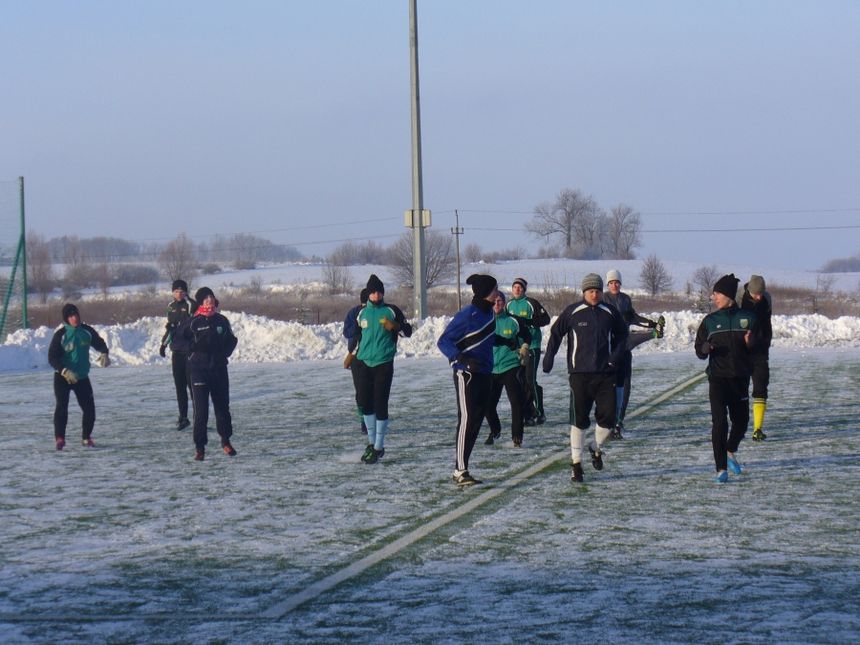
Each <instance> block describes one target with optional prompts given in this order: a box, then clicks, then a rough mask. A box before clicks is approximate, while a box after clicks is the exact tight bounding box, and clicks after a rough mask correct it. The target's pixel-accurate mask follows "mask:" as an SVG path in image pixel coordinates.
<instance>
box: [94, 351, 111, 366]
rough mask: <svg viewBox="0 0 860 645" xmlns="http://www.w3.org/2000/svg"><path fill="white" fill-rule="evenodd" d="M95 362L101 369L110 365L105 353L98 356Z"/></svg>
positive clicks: (108, 357)
mask: <svg viewBox="0 0 860 645" xmlns="http://www.w3.org/2000/svg"><path fill="white" fill-rule="evenodd" d="M96 362H97V363H98V364H99V365H101V366H102V367H107V366H108V365H110V356H108V355H107V352H105V353H104V354H99V357H98V358H97V359H96Z"/></svg>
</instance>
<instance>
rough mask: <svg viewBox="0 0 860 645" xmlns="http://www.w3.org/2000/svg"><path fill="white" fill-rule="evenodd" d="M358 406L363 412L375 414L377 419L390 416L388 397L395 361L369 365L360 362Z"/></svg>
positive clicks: (382, 419)
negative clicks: (373, 365)
mask: <svg viewBox="0 0 860 645" xmlns="http://www.w3.org/2000/svg"><path fill="white" fill-rule="evenodd" d="M359 365H361V367H360V368H359V370H360V371H359V375H358V398H357V400H358V406H359V407H360V408H361V411H362V414H375V415H376V420H377V421H385V420H386V419H387V418H388V397H389V396H390V395H391V382H392V381H393V380H394V361H389V362H388V363H383V364H382V365H376V366H375V367H368V366H367V365H365V364H364V363H362V362H359Z"/></svg>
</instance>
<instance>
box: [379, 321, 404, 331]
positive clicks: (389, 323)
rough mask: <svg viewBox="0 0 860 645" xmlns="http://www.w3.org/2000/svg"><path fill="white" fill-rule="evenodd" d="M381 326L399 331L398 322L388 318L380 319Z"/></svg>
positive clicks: (387, 329) (388, 329)
mask: <svg viewBox="0 0 860 645" xmlns="http://www.w3.org/2000/svg"><path fill="white" fill-rule="evenodd" d="M382 326H383V327H385V330H386V331H400V324H399V323H397V322H396V321H394V320H389V319H388V318H383V319H382Z"/></svg>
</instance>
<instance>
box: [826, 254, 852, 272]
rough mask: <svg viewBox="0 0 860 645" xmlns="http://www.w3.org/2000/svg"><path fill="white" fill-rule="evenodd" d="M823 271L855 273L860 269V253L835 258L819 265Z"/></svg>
mask: <svg viewBox="0 0 860 645" xmlns="http://www.w3.org/2000/svg"><path fill="white" fill-rule="evenodd" d="M821 271H822V272H823V273H856V272H858V271H860V253H858V254H857V255H854V256H852V257H850V258H836V259H835V260H830V261H828V262H827V264H825V265H824V266H823V267H821Z"/></svg>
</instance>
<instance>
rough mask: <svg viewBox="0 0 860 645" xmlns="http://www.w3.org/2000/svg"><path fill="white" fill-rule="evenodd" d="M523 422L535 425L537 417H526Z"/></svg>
mask: <svg viewBox="0 0 860 645" xmlns="http://www.w3.org/2000/svg"><path fill="white" fill-rule="evenodd" d="M523 423H524V424H525V425H527V426H529V427H532V426H536V425H537V424H538V422H537V419H536V418H534V417H532V418H530V419H526V420H525V421H524V422H523Z"/></svg>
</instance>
